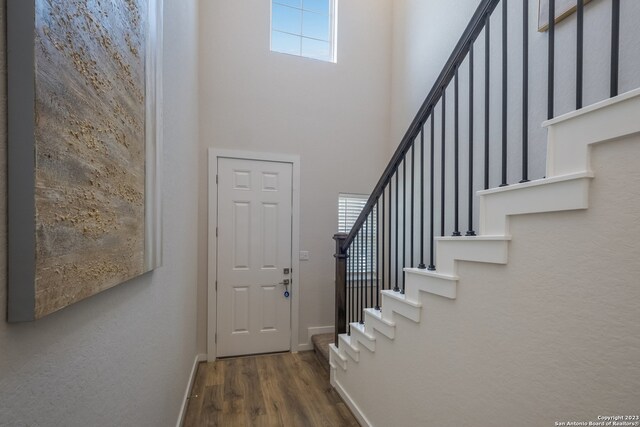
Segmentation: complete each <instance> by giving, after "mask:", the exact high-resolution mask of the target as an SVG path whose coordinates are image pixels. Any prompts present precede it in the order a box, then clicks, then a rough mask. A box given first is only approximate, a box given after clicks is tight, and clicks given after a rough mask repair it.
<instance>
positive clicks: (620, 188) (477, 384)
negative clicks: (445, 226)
mask: <svg viewBox="0 0 640 427" xmlns="http://www.w3.org/2000/svg"><path fill="white" fill-rule="evenodd" d="M592 153H593V170H594V172H595V174H596V178H595V179H594V180H593V181H592V183H591V188H590V200H589V209H587V210H582V211H572V212H557V213H545V214H535V215H522V216H515V217H512V218H511V220H510V230H511V234H512V236H513V240H512V242H511V243H510V245H509V263H508V264H507V265H505V266H503V265H490V264H480V263H471V262H460V263H459V264H458V265H459V268H458V274H459V276H460V281H459V284H458V297H457V299H456V300H448V299H446V298H441V297H437V296H434V295H426V294H424V295H423V296H422V303H423V317H422V319H421V323H419V324H415V323H413V322H411V321H409V320H406V319H403V318H402V316H397V317H396V319H397V328H396V338H395V340H394V341H393V343H391V344H389V340H387V339H386V338H384V337H381V338H378V344H377V346H376V352H375V353H371V352H369V351H367V350H362V351H360V366H359V367H357V368H349V369H348V370H347V372H346V374H345V375H344V376H343V375H341V380H340V381H341V383H342V384H344V385H345V388H346V389H347V390H348V392H349V393H350V394H351V396H352V398H353V399H354V400H355V401H356V403H357V404H359V405H360V407H361V408H363V410H364V411H365V413H366V415H367V417H368V418H369V420H370V421H371V422H372V423H373V425H375V426H390V425H397V426H419V425H420V426H423V425H425V426H426V425H428V426H443V427H445V426H456V427H462V426H500V427H501V426H513V425H518V426H531V427H538V426H552V425H554V422H555V421H596V420H597V416H598V415H623V414H627V415H628V414H630V415H635V414H637V411H638V408H639V407H640V397H639V394H638V386H639V385H640V366H639V365H638V360H640V323H639V322H638V307H637V305H638V301H639V300H640V279H639V278H640V245H638V240H637V236H638V234H639V233H640V222H639V221H638V217H640V185H638V183H640V171H639V170H638V167H637V159H638V158H640V137H639V136H635V137H632V138H627V139H625V140H624V141H617V142H611V143H604V144H601V145H596V146H595V147H594V149H593V151H592ZM390 360H393V363H389V361H390ZM350 363H351V362H350ZM350 366H351V365H350ZM362 368H365V369H362ZM373 372H375V373H376V374H375V375H372V373H373ZM343 378H346V380H343ZM374 390H375V392H372V391H374ZM390 396H397V397H398V398H396V399H390Z"/></svg>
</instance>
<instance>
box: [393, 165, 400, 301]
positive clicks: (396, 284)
mask: <svg viewBox="0 0 640 427" xmlns="http://www.w3.org/2000/svg"><path fill="white" fill-rule="evenodd" d="M399 183H400V176H399V175H398V169H397V168H396V263H395V269H394V270H395V273H396V283H395V284H394V286H393V290H394V292H400V287H399V286H398V265H399V264H398V251H399V250H400V246H398V237H399V235H398V231H399V229H398V220H399V218H398V212H399V211H398V208H399V206H400V203H399V202H400V199H399V197H398V195H399V194H400V191H399V189H400V186H399Z"/></svg>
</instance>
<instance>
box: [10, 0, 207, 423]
mask: <svg viewBox="0 0 640 427" xmlns="http://www.w3.org/2000/svg"><path fill="white" fill-rule="evenodd" d="M4 7H5V2H4V1H2V13H0V20H2V25H0V28H3V29H4V16H5V15H4ZM164 25H165V33H166V34H167V35H168V36H165V46H164V63H165V69H164V77H165V86H164V100H165V109H164V118H165V122H164V136H165V139H164V163H163V169H164V183H163V185H164V187H163V191H162V197H163V209H164V227H163V230H164V242H163V244H164V266H163V267H161V268H160V269H158V270H156V271H155V272H153V273H152V274H148V275H145V276H143V277H141V278H138V279H135V280H132V281H130V282H129V283H126V284H122V285H119V286H117V287H115V288H112V289H110V290H108V291H106V292H103V293H101V294H99V295H96V296H94V297H91V298H89V299H87V300H85V301H82V302H80V303H78V304H75V305H73V306H70V307H67V308H65V309H63V310H61V311H59V312H57V313H55V314H52V315H50V316H48V317H46V318H44V319H41V320H38V321H37V322H34V323H28V324H18V325H15V324H14V325H10V324H7V323H5V321H4V319H2V320H1V321H0V425H3V426H4V425H7V426H14V425H40V426H133V425H135V426H169V425H175V423H176V420H177V417H178V411H179V408H180V404H181V400H182V398H183V395H184V390H185V387H186V384H187V381H188V376H189V373H190V370H191V367H192V365H193V361H194V357H195V354H196V333H195V324H196V314H195V311H196V307H195V305H196V303H195V300H196V280H197V272H196V269H197V265H196V260H197V253H196V251H197V247H196V241H197V229H196V221H197V219H196V218H197V214H196V206H197V203H198V201H197V197H198V194H197V188H196V186H195V185H193V183H195V182H197V179H198V175H197V168H198V162H197V155H198V147H197V144H198V123H197V117H198V111H197V94H198V89H197V80H198V75H197V69H196V62H197V42H198V40H197V26H198V22H197V1H196V0H165V24H164ZM4 36H5V32H4V30H3V31H0V63H2V64H3V65H2V66H0V82H1V84H0V100H1V102H0V165H1V170H2V176H3V177H5V176H6V114H5V113H6V75H5V73H6V68H5V65H4V64H5V40H4ZM0 184H1V185H0V312H2V313H5V310H6V307H5V304H6V179H5V178H3V179H1V180H0Z"/></svg>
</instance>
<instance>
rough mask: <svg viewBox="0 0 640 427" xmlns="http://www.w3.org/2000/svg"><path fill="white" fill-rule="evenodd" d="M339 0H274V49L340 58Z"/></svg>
mask: <svg viewBox="0 0 640 427" xmlns="http://www.w3.org/2000/svg"><path fill="white" fill-rule="evenodd" d="M336 2H337V0H272V1H271V50H272V51H273V52H280V53H287V54H289V55H296V56H304V57H307V58H312V59H319V60H322V61H328V62H336V52H335V9H336Z"/></svg>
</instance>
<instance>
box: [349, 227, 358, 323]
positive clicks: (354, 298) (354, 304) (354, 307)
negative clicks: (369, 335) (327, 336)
mask: <svg viewBox="0 0 640 427" xmlns="http://www.w3.org/2000/svg"><path fill="white" fill-rule="evenodd" d="M351 248H352V249H353V250H352V251H351V252H352V254H353V261H352V264H351V269H352V271H351V274H352V278H351V294H352V295H351V322H355V321H357V320H358V317H357V316H358V314H357V313H358V286H359V283H358V256H359V254H358V236H357V235H356V237H355V239H353V243H352V245H351Z"/></svg>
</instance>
